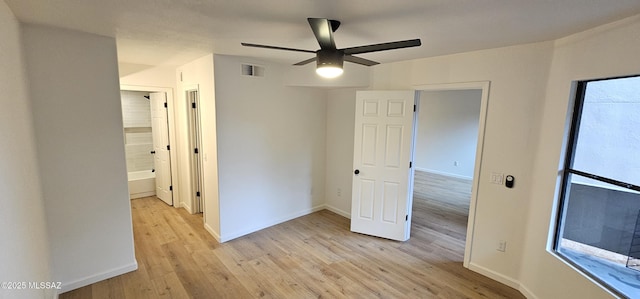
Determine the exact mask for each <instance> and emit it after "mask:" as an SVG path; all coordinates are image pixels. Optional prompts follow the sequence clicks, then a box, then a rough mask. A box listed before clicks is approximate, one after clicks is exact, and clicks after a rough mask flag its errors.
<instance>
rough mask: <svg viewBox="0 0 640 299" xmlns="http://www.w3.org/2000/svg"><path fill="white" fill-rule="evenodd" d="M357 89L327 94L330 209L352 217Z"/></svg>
mask: <svg viewBox="0 0 640 299" xmlns="http://www.w3.org/2000/svg"><path fill="white" fill-rule="evenodd" d="M355 114H356V89H334V90H330V91H329V92H328V95H327V158H326V176H325V181H326V190H325V201H326V205H327V209H329V210H331V211H333V212H336V213H338V214H340V215H342V216H344V217H347V218H350V217H351V181H352V179H353V139H354V126H355V118H354V117H355Z"/></svg>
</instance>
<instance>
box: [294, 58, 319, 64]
mask: <svg viewBox="0 0 640 299" xmlns="http://www.w3.org/2000/svg"><path fill="white" fill-rule="evenodd" d="M314 61H316V58H315V57H313V58H309V59H307V60H303V61H300V62H298V63H294V64H293V65H305V64H308V63H311V62H314Z"/></svg>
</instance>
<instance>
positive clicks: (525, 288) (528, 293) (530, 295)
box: [518, 284, 538, 299]
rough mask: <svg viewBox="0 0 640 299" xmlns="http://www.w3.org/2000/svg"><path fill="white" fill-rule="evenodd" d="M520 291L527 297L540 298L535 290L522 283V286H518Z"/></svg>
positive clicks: (528, 298)
mask: <svg viewBox="0 0 640 299" xmlns="http://www.w3.org/2000/svg"><path fill="white" fill-rule="evenodd" d="M518 291H520V293H522V295H524V296H525V297H527V299H538V296H536V295H535V294H534V293H533V292H531V290H529V289H527V287H525V286H524V285H522V284H520V287H519V288H518Z"/></svg>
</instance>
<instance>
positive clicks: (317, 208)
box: [214, 205, 325, 243]
mask: <svg viewBox="0 0 640 299" xmlns="http://www.w3.org/2000/svg"><path fill="white" fill-rule="evenodd" d="M324 208H325V206H324V205H319V206H315V207H313V208H310V209H306V210H303V211H299V212H296V213H292V214H289V215H288V216H286V217H282V218H280V219H276V220H274V221H270V222H267V223H264V224H261V225H256V226H254V227H252V228H249V229H245V230H241V231H237V232H234V233H231V234H223V235H221V236H220V242H221V243H224V242H227V241H231V240H233V239H236V238H239V237H242V236H244V235H248V234H250V233H253V232H257V231H259V230H261V229H265V228H267V227H271V226H274V225H276V224H280V223H283V222H287V221H289V220H292V219H296V218H298V217H302V216H305V215H308V214H311V213H313V212H317V211H320V210H323V209H324ZM214 237H215V236H214Z"/></svg>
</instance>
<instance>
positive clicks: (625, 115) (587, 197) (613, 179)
mask: <svg viewBox="0 0 640 299" xmlns="http://www.w3.org/2000/svg"><path fill="white" fill-rule="evenodd" d="M639 185H640V76H635V77H625V78H615V79H603V80H591V81H582V82H578V85H577V90H576V100H575V107H574V112H573V119H572V126H571V131H570V135H569V139H568V147H567V152H566V161H565V167H564V171H563V180H562V189H561V192H562V194H561V195H560V196H561V198H560V203H561V206H560V215H559V217H558V225H557V232H556V240H555V244H554V249H555V251H556V252H557V253H558V255H560V256H561V257H562V258H564V259H565V260H567V261H568V262H570V263H571V264H573V265H574V266H576V267H577V268H579V269H581V270H582V271H583V272H585V273H586V274H587V275H589V276H591V277H592V278H594V279H595V280H597V281H600V282H601V283H602V284H603V285H605V286H607V287H608V288H610V289H611V290H612V291H614V292H616V293H617V294H619V295H623V296H626V297H630V298H638V296H640V280H639V279H638V277H639V276H640V187H639Z"/></svg>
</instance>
